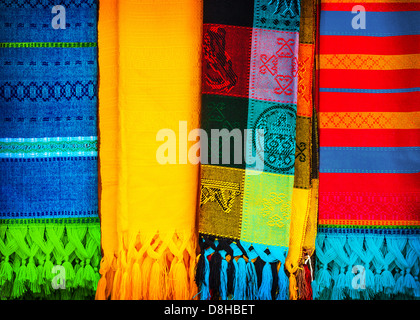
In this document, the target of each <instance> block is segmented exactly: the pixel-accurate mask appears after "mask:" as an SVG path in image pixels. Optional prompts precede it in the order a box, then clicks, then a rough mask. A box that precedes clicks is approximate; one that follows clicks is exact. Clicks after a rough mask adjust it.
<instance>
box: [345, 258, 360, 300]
mask: <svg viewBox="0 0 420 320" xmlns="http://www.w3.org/2000/svg"><path fill="white" fill-rule="evenodd" d="M355 276H356V275H355V274H354V273H353V270H352V268H351V266H349V267H348V270H347V272H346V288H347V292H348V295H349V297H350V298H351V299H352V300H355V299H359V298H360V294H359V291H358V290H357V289H355V288H354V287H353V286H354V283H353V280H354V279H355Z"/></svg>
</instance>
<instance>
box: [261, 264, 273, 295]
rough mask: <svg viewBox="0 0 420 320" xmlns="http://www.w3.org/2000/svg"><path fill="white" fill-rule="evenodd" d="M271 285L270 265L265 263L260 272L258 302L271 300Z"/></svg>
mask: <svg viewBox="0 0 420 320" xmlns="http://www.w3.org/2000/svg"><path fill="white" fill-rule="evenodd" d="M272 285H273V274H272V273H271V265H270V264H269V263H268V262H266V263H265V265H264V268H263V270H262V280H261V286H260V288H259V290H258V297H259V299H260V300H271V287H272Z"/></svg>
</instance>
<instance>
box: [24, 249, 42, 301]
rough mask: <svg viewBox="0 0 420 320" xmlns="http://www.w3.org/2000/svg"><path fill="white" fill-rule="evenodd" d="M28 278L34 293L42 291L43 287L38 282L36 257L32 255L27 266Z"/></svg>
mask: <svg viewBox="0 0 420 320" xmlns="http://www.w3.org/2000/svg"><path fill="white" fill-rule="evenodd" d="M26 272H27V279H28V281H29V285H30V289H31V291H32V292H33V293H40V292H41V288H40V286H39V284H38V277H39V276H40V275H39V274H38V269H37V268H36V266H35V262H34V258H33V257H30V258H29V261H28V265H27V267H26Z"/></svg>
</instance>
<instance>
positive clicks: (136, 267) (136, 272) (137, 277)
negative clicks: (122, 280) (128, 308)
mask: <svg viewBox="0 0 420 320" xmlns="http://www.w3.org/2000/svg"><path fill="white" fill-rule="evenodd" d="M131 279H132V283H131V297H132V299H133V300H140V299H142V284H141V269H140V264H139V263H138V262H137V261H136V262H134V264H133V267H132V268H131Z"/></svg>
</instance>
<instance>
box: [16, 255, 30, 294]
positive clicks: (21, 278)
mask: <svg viewBox="0 0 420 320" xmlns="http://www.w3.org/2000/svg"><path fill="white" fill-rule="evenodd" d="M26 280H27V274H26V262H25V260H22V264H21V265H20V267H19V269H18V271H17V273H16V279H15V282H14V284H13V289H12V297H13V298H19V297H20V296H22V295H23V294H24V293H25V292H26V288H25V282H26Z"/></svg>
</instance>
